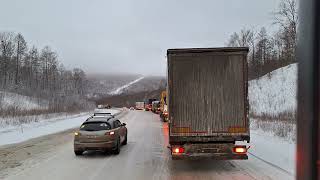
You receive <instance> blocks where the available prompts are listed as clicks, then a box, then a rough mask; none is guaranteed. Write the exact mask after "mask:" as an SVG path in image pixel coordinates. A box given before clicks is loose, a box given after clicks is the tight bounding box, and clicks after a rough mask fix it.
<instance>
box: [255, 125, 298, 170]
mask: <svg viewBox="0 0 320 180" xmlns="http://www.w3.org/2000/svg"><path fill="white" fill-rule="evenodd" d="M250 136H251V138H250V139H251V142H250V145H251V148H250V149H249V152H250V153H251V154H252V155H254V156H257V157H259V158H261V159H263V160H265V161H267V162H269V163H272V164H274V165H276V166H278V167H280V168H282V169H284V170H286V171H288V172H290V173H291V174H293V175H294V174H295V164H296V163H295V152H296V144H295V143H293V142H290V141H287V140H285V139H283V138H280V137H277V136H274V135H272V134H269V133H266V132H264V131H262V130H259V129H258V130H251V132H250ZM249 158H255V157H249Z"/></svg>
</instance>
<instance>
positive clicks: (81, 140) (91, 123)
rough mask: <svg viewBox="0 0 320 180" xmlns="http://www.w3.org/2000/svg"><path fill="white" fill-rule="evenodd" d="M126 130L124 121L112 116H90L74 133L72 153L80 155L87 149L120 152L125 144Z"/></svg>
mask: <svg viewBox="0 0 320 180" xmlns="http://www.w3.org/2000/svg"><path fill="white" fill-rule="evenodd" d="M127 137H128V130H127V128H126V124H125V123H121V122H120V121H119V120H118V119H116V118H114V117H90V118H89V119H88V120H86V121H85V122H84V123H83V124H82V125H81V126H80V129H79V131H77V132H75V134H74V153H75V154H76V155H77V156H78V155H82V153H83V152H84V151H87V150H99V151H103V152H108V151H110V150H111V151H112V152H113V153H114V154H119V153H120V146H121V145H126V144H127V140H128V138H127Z"/></svg>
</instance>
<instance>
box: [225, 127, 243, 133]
mask: <svg viewBox="0 0 320 180" xmlns="http://www.w3.org/2000/svg"><path fill="white" fill-rule="evenodd" d="M246 131H247V128H245V127H229V129H228V132H229V133H245V132H246Z"/></svg>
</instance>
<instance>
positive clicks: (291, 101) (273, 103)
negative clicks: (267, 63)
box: [249, 63, 298, 115]
mask: <svg viewBox="0 0 320 180" xmlns="http://www.w3.org/2000/svg"><path fill="white" fill-rule="evenodd" d="M297 67H298V65H297V63H295V64H291V65H288V66H286V67H283V68H280V69H277V70H275V71H272V72H271V73H270V74H267V75H265V76H263V77H261V78H259V79H257V80H252V81H250V82H249V102H250V112H251V113H254V114H255V115H262V114H268V115H277V114H279V113H284V112H294V111H295V110H296V107H297V100H296V93H297Z"/></svg>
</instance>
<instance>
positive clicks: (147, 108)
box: [145, 98, 157, 111]
mask: <svg viewBox="0 0 320 180" xmlns="http://www.w3.org/2000/svg"><path fill="white" fill-rule="evenodd" d="M156 100H157V99H155V98H151V99H148V100H147V102H146V105H145V110H146V111H151V110H152V102H153V101H156Z"/></svg>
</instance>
